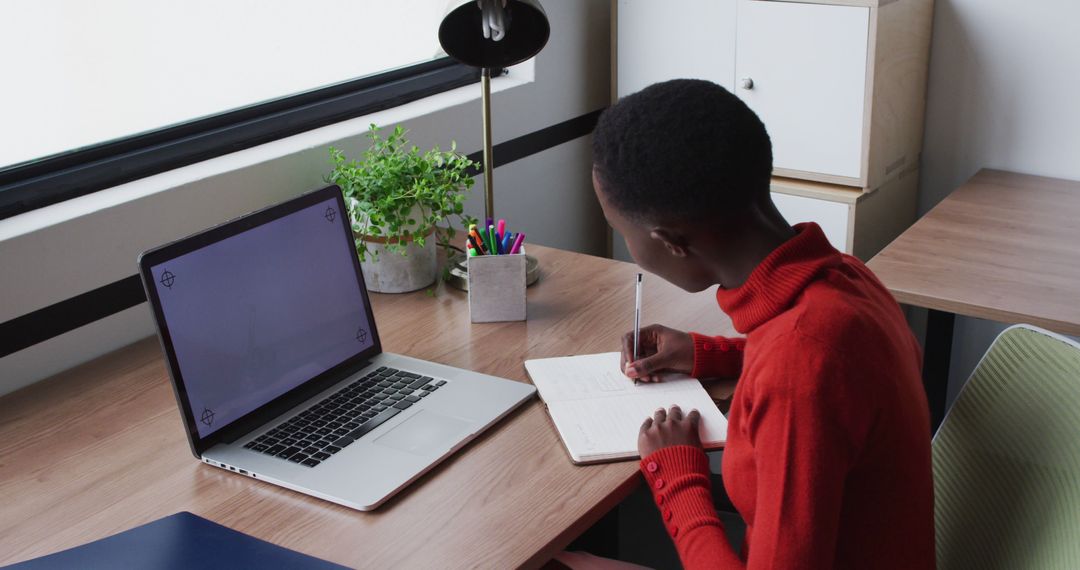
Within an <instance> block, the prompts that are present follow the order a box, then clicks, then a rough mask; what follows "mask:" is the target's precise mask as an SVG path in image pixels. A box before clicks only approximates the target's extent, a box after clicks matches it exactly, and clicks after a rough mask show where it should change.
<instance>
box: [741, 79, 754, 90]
mask: <svg viewBox="0 0 1080 570" xmlns="http://www.w3.org/2000/svg"><path fill="white" fill-rule="evenodd" d="M739 83H741V84H742V88H743V89H746V90H747V91H749V90H751V89H753V88H754V80H753V78H750V77H743V78H742V79H740V80H739Z"/></svg>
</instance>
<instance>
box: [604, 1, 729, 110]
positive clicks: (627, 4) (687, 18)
mask: <svg viewBox="0 0 1080 570" xmlns="http://www.w3.org/2000/svg"><path fill="white" fill-rule="evenodd" d="M735 2H736V0H680V1H679V2H675V3H672V2H668V1H667V0H618V8H617V10H618V14H619V16H618V23H617V25H618V35H619V38H624V39H625V41H618V42H616V49H617V50H618V51H617V53H616V59H617V60H619V61H632V62H636V63H635V64H634V65H625V66H619V67H617V68H616V70H617V73H616V77H615V81H614V82H613V83H615V85H617V93H619V94H623V95H626V94H629V93H634V92H636V91H641V90H642V89H644V88H645V87H648V86H649V85H652V84H653V83H659V82H661V81H667V80H668V79H680V78H685V77H692V78H696V79H708V80H709V81H712V82H713V83H717V84H719V85H723V86H724V88H725V89H727V90H728V91H732V90H734V83H733V82H734V77H735V42H733V41H731V40H732V38H734V37H735Z"/></svg>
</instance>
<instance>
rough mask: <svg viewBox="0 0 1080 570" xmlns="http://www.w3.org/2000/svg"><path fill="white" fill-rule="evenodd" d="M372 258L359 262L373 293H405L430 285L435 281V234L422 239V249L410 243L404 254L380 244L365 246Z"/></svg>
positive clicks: (371, 243) (372, 243) (367, 257)
mask: <svg viewBox="0 0 1080 570" xmlns="http://www.w3.org/2000/svg"><path fill="white" fill-rule="evenodd" d="M367 247H368V251H369V252H370V253H372V254H374V255H368V256H366V259H365V260H364V261H361V262H360V269H361V270H362V271H363V272H364V282H365V283H366V284H367V288H368V290H369V291H374V292H376V293H408V292H409V291H416V290H418V289H423V288H425V287H428V286H430V285H431V284H432V283H434V282H435V277H436V271H437V269H438V267H437V259H436V255H435V254H436V247H437V246H436V243H435V232H432V233H431V234H430V235H428V237H427V239H425V240H424V245H423V247H421V246H419V245H417V244H416V243H415V242H410V243H409V245H407V246H406V248H405V255H401V253H400V251H387V249H386V245H385V244H383V243H377V242H371V241H369V242H368V244H367Z"/></svg>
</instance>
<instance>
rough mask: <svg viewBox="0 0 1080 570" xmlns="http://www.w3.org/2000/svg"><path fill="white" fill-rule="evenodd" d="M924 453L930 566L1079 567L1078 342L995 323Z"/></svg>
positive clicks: (1079, 432)
mask: <svg viewBox="0 0 1080 570" xmlns="http://www.w3.org/2000/svg"><path fill="white" fill-rule="evenodd" d="M933 456H934V495H935V497H934V499H935V512H934V524H935V526H936V533H937V560H938V567H939V568H941V569H943V570H951V569H954V568H979V569H984V568H1010V569H1012V568H1021V569H1022V568H1068V569H1074V568H1080V344H1077V343H1075V342H1073V341H1071V340H1069V339H1067V338H1064V337H1062V336H1059V335H1056V334H1054V333H1051V332H1047V331H1044V330H1040V329H1037V328H1033V327H1029V326H1023V325H1020V326H1014V327H1010V328H1008V329H1006V330H1005V331H1004V332H1002V333H1001V335H999V336H998V337H997V339H996V340H994V344H993V345H991V346H990V350H988V351H987V352H986V355H985V356H983V359H982V361H981V362H979V365H978V367H976V368H975V372H974V373H972V375H971V379H970V380H969V381H968V383H967V385H966V386H964V389H963V390H962V391H961V392H960V395H959V397H958V398H957V399H956V403H955V404H954V405H953V407H952V409H951V410H950V411H949V413H948V415H947V416H946V418H945V421H944V422H943V423H942V424H941V428H940V429H939V430H938V433H937V435H936V436H935V437H934V445H933Z"/></svg>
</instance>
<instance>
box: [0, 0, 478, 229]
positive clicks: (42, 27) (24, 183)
mask: <svg viewBox="0 0 1080 570" xmlns="http://www.w3.org/2000/svg"><path fill="white" fill-rule="evenodd" d="M446 5H447V3H446V1H445V0H394V1H393V2H387V1H385V0H316V1H311V2H295V1H294V2H286V1H284V0H261V1H252V0H230V1H228V2H221V1H214V0H186V1H185V2H173V1H169V0H102V1H99V2H85V1H82V0H7V1H5V2H0V70H2V73H3V74H4V75H5V77H4V85H5V87H4V88H3V89H2V90H0V125H3V127H2V133H3V135H2V136H0V218H3V217H7V216H11V215H14V214H17V213H21V212H24V211H27V210H30V209H33V208H36V207H40V206H43V205H46V204H50V203H54V202H57V201H60V200H64V199H67V198H70V197H73V196H78V195H81V194H86V193H88V192H92V191H94V190H99V189H101V188H105V187H108V186H113V185H116V184H120V183H123V182H126V181H129V180H132V179H135V178H139V177H142V176H147V175H149V174H154V173H156V172H161V171H163V170H167V169H169V168H176V167H178V166H182V165H184V164H190V163H192V162H196V161H199V160H205V159H207V158H211V157H213V156H217V155H220V154H225V153H227V152H232V151H236V150H239V149H241V148H246V147H250V146H253V145H255V144H260V143H263V142H267V141H269V140H273V139H275V138H281V137H283V136H288V135H290V134H295V133H297V132H301V131H304V130H310V129H312V128H315V127H319V126H323V125H326V124H330V123H333V122H337V121H341V120H344V119H346V118H351V117H355V116H360V115H362V114H367V113H370V112H373V111H375V110H378V109H382V108H386V107H390V106H393V105H398V104H401V103H404V102H407V101H409V100H414V99H417V98H420V97H423V96H426V95H429V94H432V93H435V92H438V91H442V90H446V89H450V88H453V87H457V86H459V85H463V84H466V83H470V82H473V81H477V80H478V78H479V72H478V70H475V69H472V68H467V67H464V66H461V65H458V64H456V63H454V62H452V61H450V60H449V59H448V58H446V57H445V55H444V54H442V52H441V50H440V48H439V43H438V37H437V30H438V25H439V21H440V20H441V18H442V15H443V11H444V9H445V8H446Z"/></svg>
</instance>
